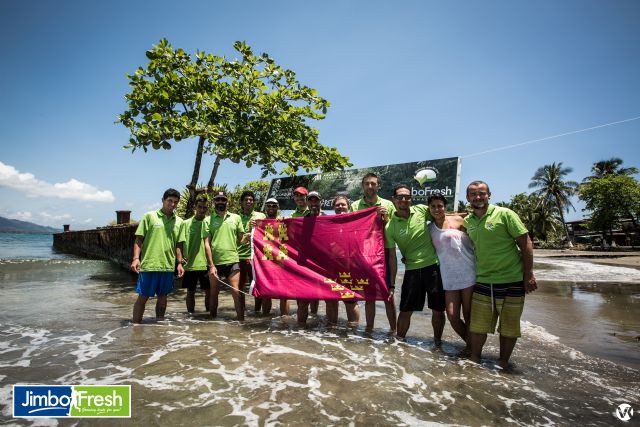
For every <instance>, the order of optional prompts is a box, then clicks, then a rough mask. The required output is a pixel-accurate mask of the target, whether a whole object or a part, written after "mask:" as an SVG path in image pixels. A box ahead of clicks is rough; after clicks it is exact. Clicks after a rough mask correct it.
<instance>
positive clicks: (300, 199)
mask: <svg viewBox="0 0 640 427" xmlns="http://www.w3.org/2000/svg"><path fill="white" fill-rule="evenodd" d="M308 195H309V190H307V189H306V188H305V187H296V188H295V189H294V190H293V201H294V203H295V204H296V209H295V210H294V211H293V212H292V213H291V218H298V217H301V216H309V208H308V202H307V196H308ZM318 305H319V302H318V301H311V302H310V303H309V308H310V311H311V314H313V315H314V316H315V315H316V314H318ZM298 310H299V308H298ZM307 316H308V313H307V314H306V315H305V319H306V317H307ZM305 321H306V320H305Z"/></svg>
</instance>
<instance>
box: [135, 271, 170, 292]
mask: <svg viewBox="0 0 640 427" xmlns="http://www.w3.org/2000/svg"><path fill="white" fill-rule="evenodd" d="M171 291H173V271H143V272H140V274H139V275H138V286H137V287H136V292H137V293H138V294H140V295H143V296H145V297H153V296H156V295H167V294H170V293H171Z"/></svg>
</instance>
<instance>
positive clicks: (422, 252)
mask: <svg viewBox="0 0 640 427" xmlns="http://www.w3.org/2000/svg"><path fill="white" fill-rule="evenodd" d="M380 186H381V182H380V177H379V176H378V175H376V174H374V173H369V174H366V175H365V176H364V177H363V178H362V191H363V196H362V198H360V199H358V200H356V201H354V202H353V203H350V200H349V198H347V197H346V196H344V195H337V196H335V198H334V199H333V208H334V211H335V213H336V214H344V213H348V212H353V211H357V210H361V209H366V208H372V207H375V208H376V209H377V212H378V214H379V215H380V218H381V220H382V222H383V224H384V247H385V263H386V266H387V269H386V271H387V276H386V282H387V286H388V289H389V294H388V297H387V299H386V300H385V301H384V304H385V311H386V315H387V319H388V322H389V330H390V333H392V334H396V335H397V336H398V337H401V338H404V337H405V336H406V334H407V331H408V330H409V327H410V324H411V316H412V313H413V312H414V311H422V310H423V309H424V306H425V304H427V307H428V308H429V309H430V310H431V324H432V327H433V334H434V342H435V344H436V345H440V343H441V341H442V333H443V330H444V325H445V319H446V318H447V319H449V323H450V324H451V327H452V328H453V330H454V331H455V332H456V333H457V334H458V335H459V336H460V337H461V338H462V339H463V340H464V342H465V343H466V347H465V350H464V352H465V353H467V354H468V355H469V357H470V359H471V360H472V361H475V362H479V361H480V356H481V352H482V348H483V346H484V343H485V341H486V339H487V334H488V333H494V331H495V328H496V326H497V327H498V332H499V334H500V357H499V360H498V363H499V365H500V366H502V367H503V368H506V367H507V366H508V362H509V358H510V356H511V353H512V351H513V348H514V346H515V344H516V341H517V338H518V337H520V317H521V315H522V310H523V306H524V297H525V293H528V292H531V291H533V290H535V289H536V288H537V284H536V279H535V277H534V275H533V271H532V267H533V245H532V242H531V239H530V238H529V236H528V233H527V229H526V227H525V226H524V225H523V223H522V221H521V220H520V218H519V217H518V215H517V214H516V213H514V212H513V211H511V210H509V209H507V208H503V207H499V206H496V205H493V204H490V203H489V199H490V197H491V192H490V190H489V186H488V184H487V183H485V182H483V181H474V182H472V183H470V184H469V185H468V186H467V189H466V197H467V201H468V202H469V203H470V205H471V208H472V212H471V213H470V214H468V215H466V216H465V217H462V216H460V215H457V214H453V215H450V214H446V206H447V199H446V198H445V197H444V196H442V195H440V194H434V195H432V196H430V197H429V198H428V200H427V204H426V205H422V204H417V205H413V204H412V194H411V188H410V187H409V186H407V185H404V184H400V185H397V186H395V188H394V190H393V197H392V198H393V200H392V201H390V200H386V199H383V198H382V197H380V196H379V195H378V191H379V189H380ZM179 200H180V193H178V192H177V191H176V190H173V189H169V190H167V191H166V192H165V193H164V195H163V198H162V208H161V209H159V210H157V211H153V212H148V213H146V214H145V215H144V217H143V218H142V220H141V222H140V224H139V226H138V228H137V230H136V233H135V234H136V239H135V243H134V247H133V260H132V263H131V269H132V270H133V271H135V272H136V273H139V276H138V283H137V288H136V292H137V293H138V298H137V300H136V302H135V304H134V309H133V322H134V323H140V322H141V321H142V316H143V313H144V310H145V305H146V302H147V300H148V299H149V298H150V297H153V296H157V302H156V317H157V318H158V319H162V318H163V317H164V314H165V311H166V306H167V295H168V294H169V293H170V292H171V291H172V290H173V281H174V273H175V271H176V264H177V276H178V277H179V278H180V277H181V278H182V287H183V288H186V290H187V294H186V305H187V310H188V311H189V312H190V313H193V312H194V311H195V294H196V288H197V286H198V284H200V288H201V289H202V290H203V291H204V293H205V298H204V302H205V307H206V310H207V311H208V312H209V313H210V315H211V316H212V317H216V316H217V310H218V295H219V292H220V284H221V283H224V284H227V285H228V286H229V287H230V288H231V294H232V297H233V302H234V307H235V311H236V315H237V319H238V320H244V315H245V311H246V307H245V298H244V294H243V292H242V289H243V288H244V287H245V284H246V283H247V282H248V281H250V279H251V274H252V268H251V248H250V242H249V239H250V231H251V228H252V227H253V226H255V222H256V221H257V220H259V219H265V218H266V219H277V218H281V217H279V216H278V215H279V213H280V206H279V202H278V200H277V199H275V198H269V199H268V200H267V201H266V202H265V205H264V213H262V212H258V211H256V210H255V206H254V205H255V200H256V197H255V194H254V193H252V192H251V191H245V192H243V193H242V195H241V196H240V204H241V212H240V214H239V215H238V214H235V213H231V212H229V211H228V204H229V200H228V196H227V194H226V193H225V192H224V191H219V192H216V193H215V194H214V195H213V207H214V209H213V212H212V213H211V215H207V212H208V210H209V204H208V200H207V199H206V198H198V199H197V200H196V203H195V215H194V216H193V217H191V218H189V219H187V220H184V221H183V220H182V219H180V218H178V217H177V216H176V215H175V214H174V210H175V208H176V206H177V204H178V202H179ZM293 200H294V202H295V204H296V209H295V210H294V211H293V212H292V214H291V217H304V216H317V215H324V212H323V211H322V203H323V199H322V196H321V195H320V194H319V193H318V192H317V191H308V190H307V189H306V188H304V187H297V188H296V189H295V190H294V192H293ZM396 247H397V248H398V249H399V250H400V253H401V255H402V262H403V263H404V265H405V274H404V278H403V280H402V285H401V291H400V303H399V306H398V309H399V312H398V313H397V312H396V304H395V301H394V295H395V286H396V275H397V271H398V260H397V255H396ZM344 303H345V310H346V313H347V319H348V321H349V322H350V324H357V323H358V322H359V320H360V308H359V306H358V304H357V303H356V302H355V301H344ZM325 304H326V314H327V321H328V323H330V324H336V323H337V321H338V304H339V302H338V301H337V300H327V301H325ZM318 305H319V301H317V300H302V299H300V300H297V312H296V315H297V320H298V322H300V323H303V324H304V323H306V321H307V318H308V315H309V313H311V314H314V315H315V314H317V311H318ZM364 307H365V319H366V330H367V331H371V330H372V329H373V325H374V321H375V313H376V307H375V301H365V303H364ZM271 309H272V301H271V299H269V298H256V299H255V312H256V313H263V314H265V315H267V314H269V313H270V312H271ZM280 314H281V315H289V314H290V302H289V301H287V300H284V299H283V300H280Z"/></svg>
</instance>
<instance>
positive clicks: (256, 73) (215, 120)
mask: <svg viewBox="0 0 640 427" xmlns="http://www.w3.org/2000/svg"><path fill="white" fill-rule="evenodd" d="M234 48H235V49H236V51H237V52H238V53H239V54H240V56H241V58H240V59H239V60H238V59H234V60H227V59H226V58H225V57H221V56H216V55H213V54H208V53H205V52H196V54H195V55H193V56H191V55H189V54H188V53H186V52H185V51H184V50H183V49H174V48H173V47H172V46H171V45H170V44H169V42H168V41H167V40H166V39H162V40H160V42H159V43H158V44H157V45H155V46H153V47H152V48H151V50H149V51H148V52H147V58H148V59H149V63H148V64H147V67H146V68H142V67H140V68H138V69H137V70H136V72H135V73H134V74H132V75H128V76H127V77H128V78H129V85H130V86H131V92H130V93H128V94H126V95H125V98H126V99H127V102H128V109H127V110H126V111H125V112H123V113H122V114H121V115H119V116H118V121H117V122H119V123H122V124H123V125H124V126H126V127H127V128H128V129H129V130H130V132H131V138H130V140H129V144H128V145H126V146H125V147H124V148H125V149H130V150H132V151H135V150H136V149H138V148H142V149H143V150H144V151H147V150H148V149H149V147H151V148H153V149H156V150H158V149H165V150H168V149H171V147H172V143H173V142H174V141H175V142H178V141H181V140H183V139H188V138H194V137H202V138H205V139H206V141H207V142H206V145H205V147H204V151H205V152H207V153H210V154H212V155H215V156H217V157H218V158H220V159H229V160H231V161H232V162H234V163H240V162H244V164H245V165H246V166H247V167H251V166H254V165H259V166H260V168H261V170H262V176H263V177H265V176H266V175H268V174H276V173H280V174H287V175H289V174H295V173H296V172H297V171H298V170H299V169H304V170H305V171H307V172H308V171H311V170H313V169H317V168H320V169H321V170H323V171H333V170H341V169H344V168H345V167H347V166H351V163H349V161H348V158H347V157H344V156H342V155H340V153H339V152H338V151H337V150H336V149H335V148H332V147H325V146H323V145H321V144H320V143H319V142H318V130H317V129H315V128H313V127H311V126H309V125H308V124H307V122H308V121H309V120H322V119H324V118H325V114H326V112H327V108H328V107H329V102H328V101H327V100H325V99H324V98H321V97H320V96H318V93H317V91H316V90H315V89H312V88H310V87H308V86H305V85H303V84H301V83H299V82H298V80H297V79H296V74H295V73H294V72H293V71H291V70H287V69H283V68H282V67H280V66H279V65H277V64H276V63H275V61H274V60H273V59H272V58H271V57H270V56H269V55H267V54H266V53H263V54H261V55H254V53H253V52H252V50H251V48H250V47H249V46H248V45H247V44H246V43H244V42H236V43H235V44H234ZM278 164H280V165H283V168H282V169H281V170H278V169H277V168H276V165H278Z"/></svg>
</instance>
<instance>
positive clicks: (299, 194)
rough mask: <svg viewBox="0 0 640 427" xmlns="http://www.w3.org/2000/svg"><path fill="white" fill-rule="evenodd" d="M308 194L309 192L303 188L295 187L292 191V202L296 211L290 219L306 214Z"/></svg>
mask: <svg viewBox="0 0 640 427" xmlns="http://www.w3.org/2000/svg"><path fill="white" fill-rule="evenodd" d="M308 194H309V190H307V189H306V188H305V187H296V189H294V190H293V201H294V203H295V204H296V209H295V210H294V211H293V212H292V213H291V218H298V217H299V216H305V215H306V214H307V212H308V209H307V195H308Z"/></svg>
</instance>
